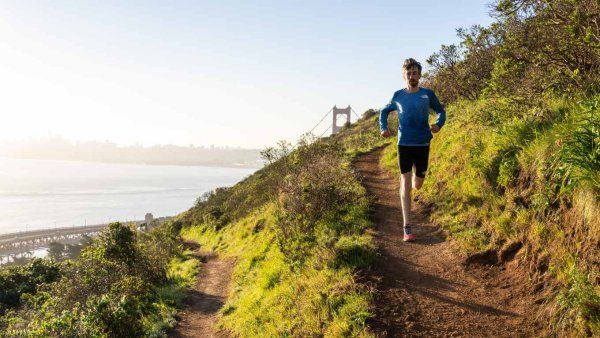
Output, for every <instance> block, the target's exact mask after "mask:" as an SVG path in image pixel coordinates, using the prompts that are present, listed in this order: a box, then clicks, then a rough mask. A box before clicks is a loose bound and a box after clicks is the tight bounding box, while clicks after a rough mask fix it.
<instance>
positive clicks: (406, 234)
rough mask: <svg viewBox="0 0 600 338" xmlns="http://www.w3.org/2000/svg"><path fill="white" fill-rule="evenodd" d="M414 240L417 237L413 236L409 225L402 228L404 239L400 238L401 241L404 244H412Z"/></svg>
mask: <svg viewBox="0 0 600 338" xmlns="http://www.w3.org/2000/svg"><path fill="white" fill-rule="evenodd" d="M415 239H417V236H415V235H414V234H413V233H412V228H411V226H410V225H407V226H405V227H404V237H403V238H402V240H403V241H405V242H412V241H414V240H415Z"/></svg>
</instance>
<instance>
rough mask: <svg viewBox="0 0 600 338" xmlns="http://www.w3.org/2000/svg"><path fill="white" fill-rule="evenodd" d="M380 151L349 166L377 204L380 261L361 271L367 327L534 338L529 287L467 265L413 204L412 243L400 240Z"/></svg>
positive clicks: (393, 193) (497, 271) (499, 271)
mask: <svg viewBox="0 0 600 338" xmlns="http://www.w3.org/2000/svg"><path fill="white" fill-rule="evenodd" d="M381 151H382V149H377V150H375V151H373V152H371V153H368V154H365V155H362V156H360V157H359V158H358V159H357V160H356V161H355V162H354V167H355V168H356V169H357V170H358V172H359V173H360V174H361V176H362V179H363V184H364V185H365V187H366V188H367V191H368V192H369V194H370V195H372V196H374V197H375V199H376V200H375V202H374V203H375V204H374V211H373V214H372V219H373V221H374V223H375V234H374V236H375V240H376V243H377V245H378V246H379V248H380V251H381V252H380V253H381V256H380V257H379V258H378V259H377V261H376V263H375V266H374V268H373V270H371V271H367V272H366V273H367V275H368V276H367V277H366V278H367V280H368V281H370V283H373V285H374V287H375V295H374V296H375V299H374V309H373V311H374V312H375V317H374V319H373V320H371V322H370V323H369V324H370V326H371V328H372V329H373V330H374V331H375V332H376V333H377V334H378V335H380V336H388V337H399V336H401V337H438V336H439V337H462V336H466V337H523V336H532V335H534V331H537V330H536V329H535V328H534V325H533V324H532V320H531V318H532V317H533V316H534V313H535V312H534V311H535V310H534V309H533V308H534V307H532V304H533V303H534V299H533V296H531V295H529V292H528V290H527V288H525V287H523V286H518V285H517V284H515V283H516V281H517V280H518V279H516V278H515V273H514V271H509V270H510V269H507V268H506V266H493V267H492V266H481V265H475V266H465V265H464V264H463V263H464V260H463V259H460V258H459V257H457V256H456V255H454V254H453V252H452V251H451V249H450V245H449V243H448V242H446V241H445V239H444V237H443V235H442V233H441V232H440V231H439V229H438V228H436V227H435V226H433V225H431V224H430V223H429V222H428V220H427V215H428V212H427V210H425V209H424V208H423V207H422V206H419V205H415V204H416V203H413V216H412V217H413V220H414V221H413V222H412V224H414V225H413V231H414V232H415V233H416V235H417V241H415V242H414V243H404V242H402V240H401V238H402V221H401V220H402V213H401V209H400V197H399V190H398V189H399V182H398V179H397V178H396V179H394V178H391V177H390V176H389V175H388V174H387V173H385V172H384V171H383V170H382V169H381V168H380V167H379V158H380V156H381ZM533 305H535V304H533ZM532 309H533V310H532Z"/></svg>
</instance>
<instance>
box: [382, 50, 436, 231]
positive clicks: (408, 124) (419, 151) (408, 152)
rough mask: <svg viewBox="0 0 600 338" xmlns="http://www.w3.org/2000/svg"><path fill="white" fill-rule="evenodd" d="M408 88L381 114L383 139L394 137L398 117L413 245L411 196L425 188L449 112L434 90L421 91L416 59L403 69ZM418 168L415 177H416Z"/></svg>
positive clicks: (406, 219) (405, 212) (403, 195)
mask: <svg viewBox="0 0 600 338" xmlns="http://www.w3.org/2000/svg"><path fill="white" fill-rule="evenodd" d="M402 73H403V76H404V81H405V82H406V88H403V89H400V90H399V91H397V92H395V93H394V96H393V97H392V100H391V101H390V103H389V104H388V105H386V106H385V107H383V108H382V109H381V111H380V113H379V127H380V129H381V136H383V137H390V136H391V135H392V133H391V132H390V130H389V129H388V121H387V119H388V115H389V114H390V112H392V111H394V110H395V111H396V112H397V113H398V165H399V166H400V173H401V177H400V201H401V203H402V218H403V226H404V237H403V240H404V241H405V242H407V241H413V240H415V235H414V234H413V231H412V228H411V223H410V204H411V197H410V192H411V189H412V188H415V189H420V188H421V186H423V180H424V179H425V173H426V172H427V164H428V161H429V141H431V139H432V138H433V134H432V133H437V132H438V131H440V128H442V126H443V125H444V122H445V121H446V112H445V111H444V107H442V105H441V104H440V101H439V100H438V98H437V96H435V93H434V92H433V90H431V89H427V88H422V87H419V80H420V79H421V64H420V63H418V62H417V61H416V60H415V59H412V58H410V59H406V60H405V61H404V65H403V66H402ZM430 108H431V109H433V110H434V111H435V112H436V113H437V114H438V116H437V120H436V121H435V123H434V124H432V125H431V126H430V125H429V109H430ZM413 167H414V173H413Z"/></svg>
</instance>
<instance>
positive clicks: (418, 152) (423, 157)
mask: <svg viewBox="0 0 600 338" xmlns="http://www.w3.org/2000/svg"><path fill="white" fill-rule="evenodd" d="M428 166H429V146H425V147H418V148H416V149H415V174H414V176H413V182H412V187H413V188H415V189H417V190H418V189H421V187H422V186H423V181H425V174H426V173H427V167H428Z"/></svg>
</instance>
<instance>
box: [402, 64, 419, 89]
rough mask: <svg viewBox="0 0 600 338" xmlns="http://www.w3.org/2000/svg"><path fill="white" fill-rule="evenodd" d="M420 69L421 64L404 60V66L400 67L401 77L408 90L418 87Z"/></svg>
mask: <svg viewBox="0 0 600 338" xmlns="http://www.w3.org/2000/svg"><path fill="white" fill-rule="evenodd" d="M421 69H422V68H421V64H420V63H418V62H417V60H415V59H413V58H410V59H406V60H404V65H402V75H403V76H404V81H406V84H407V85H408V87H409V88H416V87H418V86H419V79H421Z"/></svg>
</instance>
